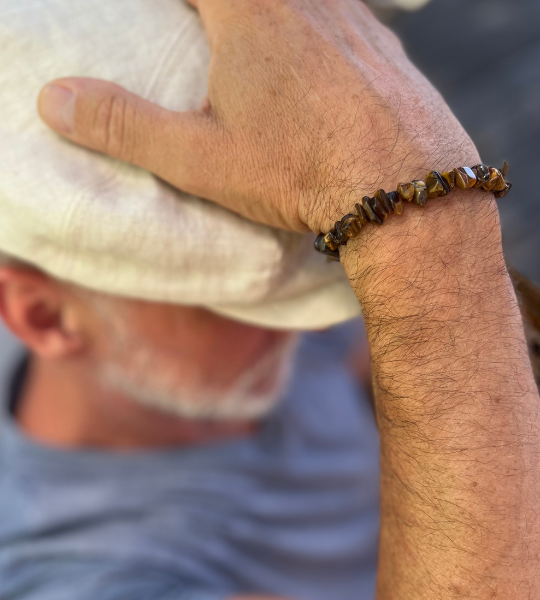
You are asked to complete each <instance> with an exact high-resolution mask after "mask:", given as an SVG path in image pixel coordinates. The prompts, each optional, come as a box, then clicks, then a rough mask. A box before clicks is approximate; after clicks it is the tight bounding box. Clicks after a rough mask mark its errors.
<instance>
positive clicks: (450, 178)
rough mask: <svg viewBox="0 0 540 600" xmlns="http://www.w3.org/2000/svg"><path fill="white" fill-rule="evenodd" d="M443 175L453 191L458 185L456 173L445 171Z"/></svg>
mask: <svg viewBox="0 0 540 600" xmlns="http://www.w3.org/2000/svg"><path fill="white" fill-rule="evenodd" d="M442 176H443V179H444V180H445V181H446V183H447V185H448V187H449V188H450V191H452V190H453V189H454V188H455V187H456V174H455V173H454V171H445V172H444V173H443V174H442Z"/></svg>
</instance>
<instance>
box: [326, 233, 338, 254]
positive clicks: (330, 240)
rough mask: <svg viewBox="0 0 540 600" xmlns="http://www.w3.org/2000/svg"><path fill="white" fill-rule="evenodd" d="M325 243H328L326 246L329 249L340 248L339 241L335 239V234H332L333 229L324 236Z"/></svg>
mask: <svg viewBox="0 0 540 600" xmlns="http://www.w3.org/2000/svg"><path fill="white" fill-rule="evenodd" d="M324 243H325V244H326V247H327V248H328V249H329V250H337V249H338V248H339V244H338V243H337V241H336V240H335V239H334V236H333V234H332V231H329V232H328V233H327V234H326V235H325V236H324Z"/></svg>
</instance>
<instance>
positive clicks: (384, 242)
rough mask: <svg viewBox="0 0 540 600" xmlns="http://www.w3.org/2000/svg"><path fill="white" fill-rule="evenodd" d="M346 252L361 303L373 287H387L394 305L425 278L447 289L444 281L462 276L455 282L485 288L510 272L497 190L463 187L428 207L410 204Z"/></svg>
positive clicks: (347, 267)
mask: <svg viewBox="0 0 540 600" xmlns="http://www.w3.org/2000/svg"><path fill="white" fill-rule="evenodd" d="M340 252H341V261H342V263H343V265H344V268H345V270H346V272H347V274H348V276H349V279H350V280H351V284H352V286H353V289H354V290H355V291H356V292H357V295H358V296H359V299H360V301H365V300H369V297H370V294H371V293H372V291H373V292H374V293H377V294H381V293H382V292H383V291H384V292H385V293H386V294H388V297H389V298H392V299H393V302H394V303H395V302H396V301H397V300H398V299H399V298H400V297H401V296H402V295H403V296H404V297H406V298H410V297H411V295H414V294H415V289H414V288H412V289H411V283H412V282H414V281H418V278H419V277H421V278H428V276H431V277H433V278H435V279H440V284H441V285H442V286H443V287H445V288H446V286H447V285H448V282H445V281H444V279H445V278H448V277H452V276H453V275H459V279H457V280H455V282H454V284H453V285H460V286H463V285H466V282H467V281H469V280H472V281H476V284H475V285H476V286H481V285H482V283H483V282H484V281H486V280H489V279H491V278H492V277H496V276H500V275H502V274H504V271H505V270H504V257H503V253H502V238H501V229H500V221H499V214H498V210H497V205H496V202H495V199H494V197H493V195H492V194H487V193H485V192H481V191H478V190H457V191H456V192H454V193H453V194H452V195H451V196H448V197H446V198H438V199H436V200H431V201H429V202H428V204H427V205H426V207H425V208H419V207H417V206H414V205H407V206H405V212H404V214H403V215H402V216H400V217H397V216H395V215H392V216H391V217H389V218H388V220H387V221H386V222H385V223H384V225H383V226H376V225H370V226H366V227H365V228H364V230H362V232H361V234H360V235H359V236H358V237H357V238H355V239H352V240H350V241H349V244H348V245H347V246H346V247H343V248H341V250H340ZM437 289H438V286H436V287H435V288H433V289H432V290H431V291H432V293H435V292H436V291H437ZM446 289H447V288H446ZM416 292H417V293H419V294H422V293H423V292H422V291H421V290H420V289H418V290H416Z"/></svg>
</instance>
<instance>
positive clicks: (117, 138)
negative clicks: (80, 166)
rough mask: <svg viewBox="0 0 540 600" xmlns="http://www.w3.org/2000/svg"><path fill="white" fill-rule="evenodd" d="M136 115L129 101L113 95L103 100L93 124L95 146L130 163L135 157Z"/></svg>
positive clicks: (99, 104)
mask: <svg viewBox="0 0 540 600" xmlns="http://www.w3.org/2000/svg"><path fill="white" fill-rule="evenodd" d="M134 118H135V115H134V110H133V108H132V107H130V105H129V103H128V102H127V100H126V99H125V98H124V97H123V96H122V95H120V94H113V95H111V96H108V97H107V98H104V99H103V100H101V101H100V102H99V103H98V105H97V107H96V111H95V115H94V118H93V121H92V123H91V138H92V142H93V144H94V145H95V146H96V147H97V148H98V149H99V150H101V151H102V152H104V153H106V154H109V155H110V156H114V157H116V158H120V159H122V160H126V161H130V160H131V159H132V156H133V143H132V135H131V133H130V132H131V125H132V124H133V121H134Z"/></svg>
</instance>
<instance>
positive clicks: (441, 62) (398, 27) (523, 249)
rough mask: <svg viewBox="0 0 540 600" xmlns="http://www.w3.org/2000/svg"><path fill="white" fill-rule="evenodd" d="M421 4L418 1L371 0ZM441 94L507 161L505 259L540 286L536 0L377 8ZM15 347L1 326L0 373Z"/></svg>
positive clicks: (488, 154)
mask: <svg viewBox="0 0 540 600" xmlns="http://www.w3.org/2000/svg"><path fill="white" fill-rule="evenodd" d="M373 1H374V2H378V3H379V4H380V5H381V6H383V7H384V6H388V5H389V4H391V3H392V1H394V2H404V3H407V2H408V3H410V4H416V5H419V4H422V0H373ZM380 16H381V18H382V19H383V20H385V21H386V22H387V23H388V24H389V25H390V26H391V27H392V28H393V29H394V30H395V31H396V32H397V33H398V35H399V36H400V37H401V39H402V40H403V42H404V45H405V47H406V49H407V50H408V52H409V55H410V56H411V58H412V59H413V61H414V62H415V63H416V64H417V65H418V66H419V67H420V69H421V70H422V71H423V72H424V73H425V74H426V75H427V77H428V78H429V79H430V80H431V81H432V82H433V83H434V84H435V86H436V87H437V88H438V89H439V90H440V92H441V93H442V95H443V96H444V97H445V98H446V100H447V102H448V103H449V104H450V106H451V107H452V109H453V110H454V112H455V113H456V115H457V117H458V118H459V120H460V121H461V122H462V123H463V125H464V126H465V129H467V131H468V132H469V133H470V134H471V135H472V137H473V139H474V141H475V142H476V144H477V146H478V148H479V149H480V154H481V156H482V158H483V160H484V162H485V163H486V164H489V165H493V166H496V167H501V166H502V163H503V161H504V160H507V161H508V162H509V163H510V168H511V170H510V175H509V179H510V181H512V183H513V184H514V188H513V190H512V193H511V194H510V195H509V196H508V197H507V198H505V199H503V200H501V201H500V203H499V207H500V211H501V216H502V221H503V234H504V244H505V252H506V256H507V258H508V260H509V262H510V263H511V264H512V265H513V266H514V267H515V268H516V269H518V270H519V271H521V272H522V273H523V274H524V275H526V276H527V277H529V278H530V279H532V281H534V282H535V283H536V284H537V285H540V234H539V233H538V230H539V229H540V186H539V187H538V188H537V187H536V176H537V175H539V182H540V1H539V0H432V2H431V3H429V4H427V6H425V7H424V8H422V9H421V10H418V11H416V12H404V11H395V10H392V9H388V8H382V9H381V10H380ZM16 352H17V344H16V343H15V342H14V340H13V338H11V336H10V335H9V334H8V333H7V332H6V331H5V330H4V329H3V328H2V325H0V376H1V375H2V370H3V369H6V368H7V367H8V366H9V365H10V364H11V363H12V361H13V356H14V355H16Z"/></svg>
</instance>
